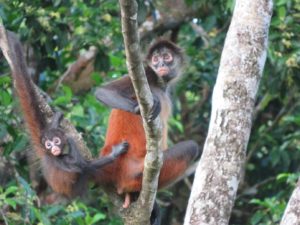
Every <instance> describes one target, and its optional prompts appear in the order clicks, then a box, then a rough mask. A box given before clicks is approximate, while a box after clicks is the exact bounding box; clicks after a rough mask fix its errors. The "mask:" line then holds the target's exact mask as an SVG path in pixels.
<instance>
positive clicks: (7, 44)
mask: <svg viewBox="0 0 300 225" xmlns="http://www.w3.org/2000/svg"><path fill="white" fill-rule="evenodd" d="M6 32H7V31H6V29H5V28H4V26H3V24H2V22H1V21H0V48H1V50H2V52H3V55H4V56H5V58H6V60H7V61H8V63H9V65H10V67H11V68H13V67H15V66H18V65H15V62H16V60H15V54H16V53H15V52H13V49H14V48H12V47H11V46H12V43H11V42H12V41H13V40H10V38H8V36H7V34H6ZM35 92H36V95H37V97H38V101H39V108H40V110H41V111H42V113H43V114H45V116H46V118H47V120H48V121H50V120H51V119H52V116H53V110H52V109H51V107H50V106H49V104H48V103H47V99H46V97H45V95H43V92H42V91H41V90H40V89H39V88H38V87H35ZM61 126H62V127H63V129H64V130H65V131H66V133H68V135H69V136H70V137H71V138H73V139H74V141H75V142H76V144H77V146H78V148H79V149H80V151H81V153H82V154H83V156H84V157H86V158H91V153H90V151H89V150H88V148H87V147H86V145H85V144H84V141H83V139H82V137H81V135H80V133H78V132H77V130H76V128H75V127H74V126H73V125H72V124H71V123H70V122H69V121H67V120H66V119H64V120H63V121H62V123H61Z"/></svg>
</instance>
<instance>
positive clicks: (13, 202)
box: [4, 198, 17, 209]
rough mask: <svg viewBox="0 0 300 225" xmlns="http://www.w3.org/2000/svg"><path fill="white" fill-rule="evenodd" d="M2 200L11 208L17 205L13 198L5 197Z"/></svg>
mask: <svg viewBox="0 0 300 225" xmlns="http://www.w3.org/2000/svg"><path fill="white" fill-rule="evenodd" d="M4 202H5V203H6V204H8V205H10V206H11V207H13V209H16V207H17V202H16V201H15V200H14V199H11V198H6V199H5V200H4Z"/></svg>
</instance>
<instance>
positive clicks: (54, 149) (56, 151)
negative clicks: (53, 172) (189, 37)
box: [51, 146, 61, 156]
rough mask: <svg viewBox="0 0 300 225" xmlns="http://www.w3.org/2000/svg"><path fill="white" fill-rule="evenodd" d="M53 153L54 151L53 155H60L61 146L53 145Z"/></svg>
mask: <svg viewBox="0 0 300 225" xmlns="http://www.w3.org/2000/svg"><path fill="white" fill-rule="evenodd" d="M51 153H52V155H54V156H58V155H60V153H61V150H60V148H59V147H57V146H53V147H52V149H51Z"/></svg>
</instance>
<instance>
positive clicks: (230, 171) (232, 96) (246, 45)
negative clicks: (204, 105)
mask: <svg viewBox="0 0 300 225" xmlns="http://www.w3.org/2000/svg"><path fill="white" fill-rule="evenodd" d="M271 14H272V0H251V1H248V0H237V1H236V6H235V9H234V14H233V18H232V22H231V25H230V28H229V31H228V33H227V37H226V41H225V45H224V50H223V53H222V57H221V63H220V68H219V74H218V78H217V81H216V85H215V88H214V93H213V99H212V112H211V120H210V126H209V131H208V136H207V139H206V142H205V145H204V150H203V154H202V158H201V160H200V163H199V166H198V168H197V170H196V175H195V180H194V184H193V188H192V193H191V196H190V199H189V204H188V208H187V213H186V218H185V223H184V224H185V225H189V224H197V225H199V224H218V225H222V224H228V222H229V218H230V214H231V210H232V207H233V204H234V201H235V197H236V191H237V189H238V185H239V182H240V180H241V176H242V172H243V165H244V163H245V156H246V149H247V144H248V140H249V136H250V131H251V125H252V113H253V108H254V104H255V99H256V94H257V90H258V86H259V82H260V79H261V76H262V71H263V67H264V64H265V59H266V48H267V40H268V29H269V25H270V20H271Z"/></svg>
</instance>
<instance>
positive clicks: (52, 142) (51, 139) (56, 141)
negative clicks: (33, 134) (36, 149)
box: [41, 128, 67, 156]
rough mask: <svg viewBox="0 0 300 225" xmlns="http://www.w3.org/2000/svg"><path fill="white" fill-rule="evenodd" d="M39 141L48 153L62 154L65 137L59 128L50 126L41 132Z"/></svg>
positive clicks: (65, 141)
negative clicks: (50, 127)
mask: <svg viewBox="0 0 300 225" xmlns="http://www.w3.org/2000/svg"><path fill="white" fill-rule="evenodd" d="M41 143H42V145H43V147H44V149H45V150H46V152H47V153H48V154H50V155H53V156H59V155H61V154H63V150H64V147H65V145H66V143H67V139H66V136H65V134H64V133H63V131H62V130H61V129H55V128H52V129H47V130H46V131H45V132H43V134H42V138H41Z"/></svg>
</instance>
